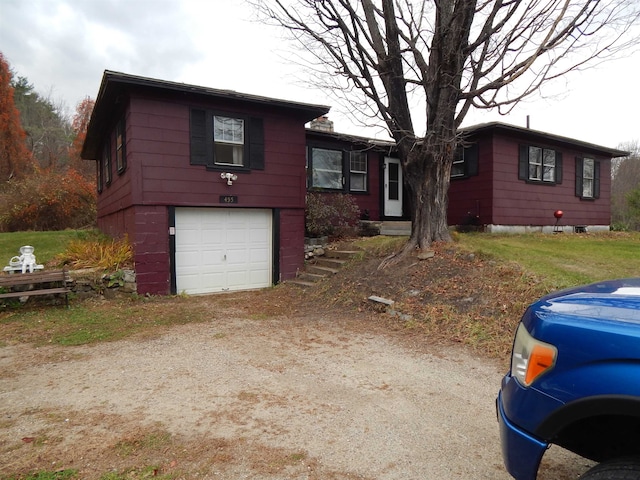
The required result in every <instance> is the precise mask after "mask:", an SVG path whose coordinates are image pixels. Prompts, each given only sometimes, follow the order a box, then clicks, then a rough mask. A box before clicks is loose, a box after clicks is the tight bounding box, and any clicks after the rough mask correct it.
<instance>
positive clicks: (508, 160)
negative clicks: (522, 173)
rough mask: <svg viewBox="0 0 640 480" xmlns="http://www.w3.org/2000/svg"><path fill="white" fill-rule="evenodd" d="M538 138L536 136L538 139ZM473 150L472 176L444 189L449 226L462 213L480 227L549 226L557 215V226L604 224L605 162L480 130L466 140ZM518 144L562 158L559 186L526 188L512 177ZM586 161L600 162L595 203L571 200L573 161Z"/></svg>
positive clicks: (563, 146) (559, 146)
mask: <svg viewBox="0 0 640 480" xmlns="http://www.w3.org/2000/svg"><path fill="white" fill-rule="evenodd" d="M538 137H539V136H538ZM470 141H475V142H477V143H478V146H479V150H478V152H479V162H478V175H476V176H472V177H469V178H464V179H459V180H457V179H452V181H451V186H450V189H449V210H448V213H449V223H450V224H452V225H464V224H465V223H467V219H468V214H469V213H472V214H474V213H475V214H477V215H479V220H480V223H481V224H482V225H497V226H532V227H541V226H552V225H554V224H555V221H556V219H555V217H554V212H555V211H556V210H562V211H563V212H564V216H563V217H562V219H561V221H560V225H567V226H575V225H599V226H608V225H609V223H610V200H609V199H610V194H611V170H610V169H611V162H610V158H606V157H603V156H602V155H596V154H594V152H585V151H581V150H578V149H576V148H575V147H573V146H571V145H570V144H568V143H566V142H565V143H560V142H554V141H551V140H546V141H545V139H544V138H542V139H541V138H535V139H531V138H529V137H528V136H527V135H526V134H520V135H517V134H513V133H511V134H508V133H502V132H497V133H495V132H493V131H492V130H491V131H483V132H482V133H481V134H477V135H476V136H474V137H471V139H470ZM520 145H535V146H539V147H546V148H551V149H553V150H555V151H559V152H561V153H562V169H563V175H562V182H561V183H557V184H537V183H529V182H526V181H524V180H521V179H519V178H518V159H519V146H520ZM584 156H588V157H590V158H594V159H596V160H599V161H600V198H598V199H593V200H581V199H580V198H579V197H576V196H575V173H576V172H575V158H576V157H584Z"/></svg>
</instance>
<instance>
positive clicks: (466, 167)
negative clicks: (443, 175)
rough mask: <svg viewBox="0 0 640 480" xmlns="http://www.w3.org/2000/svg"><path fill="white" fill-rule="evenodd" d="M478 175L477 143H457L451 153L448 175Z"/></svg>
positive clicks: (453, 176) (460, 176)
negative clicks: (451, 158) (451, 160)
mask: <svg viewBox="0 0 640 480" xmlns="http://www.w3.org/2000/svg"><path fill="white" fill-rule="evenodd" d="M474 175H478V144H477V143H472V144H469V145H464V146H463V145H458V147H457V148H456V151H455V153H454V155H453V163H452V164H451V174H450V177H451V178H452V179H454V178H468V177H472V176H474Z"/></svg>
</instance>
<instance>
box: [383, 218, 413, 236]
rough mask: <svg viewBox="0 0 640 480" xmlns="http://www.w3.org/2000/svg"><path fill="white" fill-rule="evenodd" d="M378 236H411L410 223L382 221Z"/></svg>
mask: <svg viewBox="0 0 640 480" xmlns="http://www.w3.org/2000/svg"><path fill="white" fill-rule="evenodd" d="M380 235H387V236H408V235H411V222H409V221H397V222H396V221H384V222H382V225H380Z"/></svg>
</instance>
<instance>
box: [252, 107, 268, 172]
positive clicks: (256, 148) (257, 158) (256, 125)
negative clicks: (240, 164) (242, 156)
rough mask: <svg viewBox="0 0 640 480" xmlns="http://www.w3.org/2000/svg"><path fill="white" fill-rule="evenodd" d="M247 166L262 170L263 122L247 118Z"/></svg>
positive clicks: (259, 119) (258, 119) (260, 119)
mask: <svg viewBox="0 0 640 480" xmlns="http://www.w3.org/2000/svg"><path fill="white" fill-rule="evenodd" d="M249 168H252V169H255V170H264V122H263V121H262V118H253V117H252V118H250V119H249Z"/></svg>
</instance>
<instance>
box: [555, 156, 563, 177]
mask: <svg viewBox="0 0 640 480" xmlns="http://www.w3.org/2000/svg"><path fill="white" fill-rule="evenodd" d="M556 183H562V152H556Z"/></svg>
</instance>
